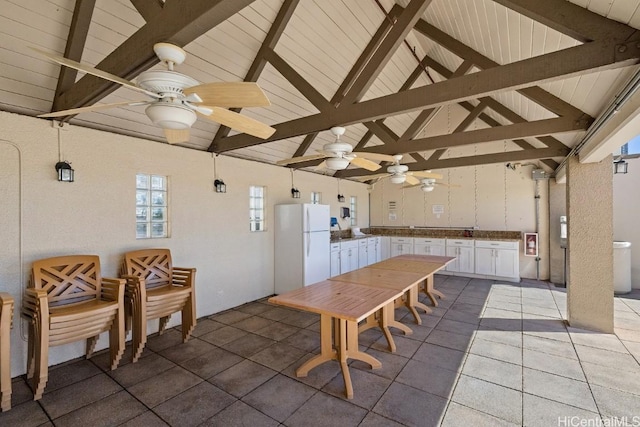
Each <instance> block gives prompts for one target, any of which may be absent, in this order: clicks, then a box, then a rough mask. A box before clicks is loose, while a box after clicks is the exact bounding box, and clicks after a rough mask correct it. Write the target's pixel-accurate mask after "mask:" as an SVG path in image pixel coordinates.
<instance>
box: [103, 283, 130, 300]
mask: <svg viewBox="0 0 640 427" xmlns="http://www.w3.org/2000/svg"><path fill="white" fill-rule="evenodd" d="M124 287H125V280H124V279H115V278H112V277H103V278H102V295H101V297H102V299H103V300H105V301H123V300H124Z"/></svg>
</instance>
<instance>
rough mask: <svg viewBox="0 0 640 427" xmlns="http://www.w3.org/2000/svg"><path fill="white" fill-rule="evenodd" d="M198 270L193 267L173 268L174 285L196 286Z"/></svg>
mask: <svg viewBox="0 0 640 427" xmlns="http://www.w3.org/2000/svg"><path fill="white" fill-rule="evenodd" d="M195 278H196V269H195V268H191V267H173V284H174V285H175V286H183V287H192V286H195Z"/></svg>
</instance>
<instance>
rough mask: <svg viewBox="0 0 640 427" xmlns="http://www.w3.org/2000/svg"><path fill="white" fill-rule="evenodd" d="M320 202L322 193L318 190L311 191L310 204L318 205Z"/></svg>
mask: <svg viewBox="0 0 640 427" xmlns="http://www.w3.org/2000/svg"><path fill="white" fill-rule="evenodd" d="M321 203H322V193H321V192H319V191H312V192H311V204H313V205H319V204H321Z"/></svg>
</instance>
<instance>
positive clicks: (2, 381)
mask: <svg viewBox="0 0 640 427" xmlns="http://www.w3.org/2000/svg"><path fill="white" fill-rule="evenodd" d="M2 315H5V313H2ZM2 322H3V323H2V324H1V329H2V332H0V409H1V410H2V412H4V411H8V410H9V409H11V363H10V362H11V360H10V356H11V352H10V349H9V345H10V343H11V340H10V333H11V319H10V317H9V316H5V318H3V319H2Z"/></svg>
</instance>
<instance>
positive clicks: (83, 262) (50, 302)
mask: <svg viewBox="0 0 640 427" xmlns="http://www.w3.org/2000/svg"><path fill="white" fill-rule="evenodd" d="M124 288H125V281H124V280H123V279H109V278H105V277H102V276H101V275H100V259H99V258H98V256H96V255H72V256H62V257H56V258H48V259H43V260H39V261H36V262H34V263H33V266H32V269H31V281H30V283H29V287H28V288H27V290H26V291H25V297H24V302H23V308H22V314H23V315H24V316H25V317H27V318H28V319H29V342H28V350H27V378H28V379H31V378H33V385H32V387H33V394H34V400H38V399H40V398H41V397H42V393H43V392H44V388H45V386H46V384H47V379H48V376H49V373H48V362H49V360H48V356H49V346H55V345H62V344H67V343H70V342H74V341H79V340H82V339H86V340H87V347H86V354H87V359H88V358H90V357H91V355H92V354H93V350H94V349H95V346H96V342H97V340H98V337H99V335H100V333H102V332H106V331H109V349H110V355H111V369H112V370H113V369H116V368H117V366H118V363H119V362H120V358H122V354H123V353H124V346H125V341H124V340H125V334H124V333H125V329H124Z"/></svg>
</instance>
